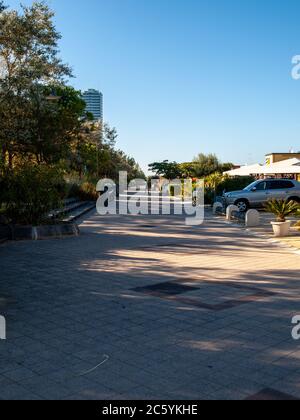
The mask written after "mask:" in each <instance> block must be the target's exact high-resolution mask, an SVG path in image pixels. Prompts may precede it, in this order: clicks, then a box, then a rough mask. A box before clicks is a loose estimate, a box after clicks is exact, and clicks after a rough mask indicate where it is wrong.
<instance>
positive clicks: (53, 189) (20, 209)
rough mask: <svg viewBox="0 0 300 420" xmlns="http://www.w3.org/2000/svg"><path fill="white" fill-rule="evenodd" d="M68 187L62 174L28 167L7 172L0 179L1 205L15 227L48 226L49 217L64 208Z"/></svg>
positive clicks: (43, 167)
mask: <svg viewBox="0 0 300 420" xmlns="http://www.w3.org/2000/svg"><path fill="white" fill-rule="evenodd" d="M65 194H66V185H65V182H64V181H63V176H62V173H61V172H60V170H58V169H57V168H55V167H47V166H46V165H39V166H38V165H33V164H27V165H25V166H22V167H16V168H14V169H13V170H7V171H5V172H4V173H2V175H1V178H0V203H1V204H2V208H3V209H4V212H5V214H6V216H7V217H8V218H9V219H10V220H11V222H12V223H15V224H25V225H38V224H42V223H45V222H47V215H48V213H49V212H50V211H51V210H53V209H57V208H61V207H62V206H63V205H62V200H63V198H64V197H65Z"/></svg>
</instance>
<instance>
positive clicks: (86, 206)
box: [63, 201, 96, 222]
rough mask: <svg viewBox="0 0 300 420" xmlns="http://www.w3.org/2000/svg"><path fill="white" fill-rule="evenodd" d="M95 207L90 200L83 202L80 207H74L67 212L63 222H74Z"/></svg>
mask: <svg viewBox="0 0 300 420" xmlns="http://www.w3.org/2000/svg"><path fill="white" fill-rule="evenodd" d="M95 209H96V203H95V202H92V201H88V202H84V203H83V204H82V205H81V206H80V207H78V208H77V209H74V210H73V211H72V212H70V213H69V214H68V216H67V217H66V218H64V219H63V221H64V222H75V221H76V220H78V219H80V218H81V217H82V216H84V215H85V214H87V213H89V212H90V211H92V210H95Z"/></svg>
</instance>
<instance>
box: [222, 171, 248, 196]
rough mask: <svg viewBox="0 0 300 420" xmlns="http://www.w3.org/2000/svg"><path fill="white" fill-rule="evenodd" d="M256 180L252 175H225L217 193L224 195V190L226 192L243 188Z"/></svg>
mask: <svg viewBox="0 0 300 420" xmlns="http://www.w3.org/2000/svg"><path fill="white" fill-rule="evenodd" d="M254 181H255V178H253V177H251V176H239V177H235V178H229V177H228V176H225V177H224V178H223V180H222V182H220V184H219V185H218V187H217V194H218V195H222V193H223V191H224V190H225V191H226V192H230V191H240V190H243V189H244V188H246V187H247V186H248V185H250V184H251V183H252V182H254Z"/></svg>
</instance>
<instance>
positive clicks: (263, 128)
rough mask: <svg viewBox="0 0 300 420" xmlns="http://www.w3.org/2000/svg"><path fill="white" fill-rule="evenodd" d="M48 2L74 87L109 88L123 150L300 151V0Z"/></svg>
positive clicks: (175, 153) (232, 154)
mask: <svg viewBox="0 0 300 420" xmlns="http://www.w3.org/2000/svg"><path fill="white" fill-rule="evenodd" d="M6 3H8V4H10V5H11V6H16V5H17V4H18V1H15V0H6ZM23 3H25V4H29V3H31V1H28V0H26V1H24V0H23ZM48 3H49V4H50V6H51V7H52V8H53V9H54V10H55V12H56V22H57V27H58V29H59V31H60V32H61V33H62V36H63V39H62V41H61V44H60V46H61V55H62V56H63V58H64V60H65V61H67V62H68V63H69V64H71V66H72V67H73V69H74V74H75V76H76V79H74V80H73V81H72V84H73V85H74V86H75V87H76V88H79V89H85V88H89V87H93V88H98V89H100V90H102V91H103V94H104V101H105V103H104V105H105V119H106V120H107V121H108V122H109V123H110V124H111V125H113V126H115V127H116V128H117V130H118V132H119V142H118V145H119V147H120V148H122V149H123V150H124V151H125V152H126V153H128V154H130V155H132V156H134V157H135V158H136V159H137V160H138V162H139V163H140V164H141V165H142V167H143V168H144V169H146V168H147V164H148V163H149V162H152V161H157V160H163V159H169V160H176V161H190V160H192V159H193V157H194V156H195V155H196V154H197V153H200V152H204V153H208V152H212V153H216V154H217V155H218V156H219V157H220V159H221V160H223V161H233V162H234V163H240V164H244V163H254V162H257V161H263V160H264V155H265V154H266V153H269V152H273V151H274V152H282V151H289V149H290V148H292V147H293V148H294V150H295V151H299V150H300V80H299V81H295V80H293V79H292V77H291V69H292V64H291V60H292V57H293V56H294V55H296V54H300V24H299V15H300V2H299V1H298V0H286V1H282V0H280V1H279V0H263V1H262V0H85V1H84V2H81V1H74V0H49V1H48Z"/></svg>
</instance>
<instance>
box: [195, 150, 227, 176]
mask: <svg viewBox="0 0 300 420" xmlns="http://www.w3.org/2000/svg"><path fill="white" fill-rule="evenodd" d="M193 163H194V167H195V175H196V176H197V177H199V178H203V177H204V176H207V175H210V174H212V173H214V172H218V171H219V170H220V166H221V163H220V161H219V159H218V158H217V156H216V155H214V154H208V155H205V154H203V153H200V154H199V155H198V156H197V157H195V159H194V162H193Z"/></svg>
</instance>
